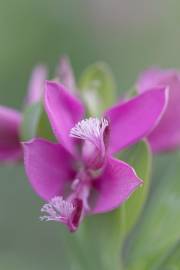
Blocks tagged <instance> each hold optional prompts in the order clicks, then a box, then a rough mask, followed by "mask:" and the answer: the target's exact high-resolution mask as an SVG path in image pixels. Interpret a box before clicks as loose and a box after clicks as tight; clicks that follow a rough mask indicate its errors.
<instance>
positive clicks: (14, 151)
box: [0, 57, 75, 161]
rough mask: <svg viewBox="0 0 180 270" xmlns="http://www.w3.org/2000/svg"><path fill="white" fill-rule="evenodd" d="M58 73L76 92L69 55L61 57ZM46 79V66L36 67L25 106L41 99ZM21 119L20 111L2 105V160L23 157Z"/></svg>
mask: <svg viewBox="0 0 180 270" xmlns="http://www.w3.org/2000/svg"><path fill="white" fill-rule="evenodd" d="M57 75H58V80H60V81H61V82H62V83H63V84H64V85H66V86H67V87H68V88H69V89H70V90H71V91H72V92H75V79H74V75H73V71H72V68H71V65H70V62H69V60H68V58H67V57H62V58H61V61H60V63H59V66H58V74H57ZM46 79H47V69H46V67H45V66H43V65H39V66H37V67H35V69H34V70H33V72H32V75H31V78H30V81H29V85H28V91H27V96H26V98H25V106H30V105H32V104H33V103H35V102H38V101H40V100H41V98H42V96H43V92H44V83H45V80H46ZM21 121H22V115H21V113H20V112H18V111H16V110H14V109H11V108H8V107H5V106H0V161H17V160H20V159H21V158H22V147H21V144H20V132H19V130H20V125H21Z"/></svg>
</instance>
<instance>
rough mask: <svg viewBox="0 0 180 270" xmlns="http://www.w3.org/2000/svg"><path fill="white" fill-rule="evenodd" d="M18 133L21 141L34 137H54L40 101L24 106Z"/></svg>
mask: <svg viewBox="0 0 180 270" xmlns="http://www.w3.org/2000/svg"><path fill="white" fill-rule="evenodd" d="M20 134H21V139H22V140H23V141H26V140H30V139H32V138H34V137H42V138H46V139H50V140H52V139H54V136H53V134H52V131H51V127H50V124H49V121H48V118H47V115H46V113H45V111H44V109H43V105H42V102H36V103H34V104H32V105H31V106H28V107H26V108H25V110H24V113H23V120H22V124H21V129H20Z"/></svg>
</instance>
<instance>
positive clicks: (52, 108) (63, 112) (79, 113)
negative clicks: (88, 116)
mask: <svg viewBox="0 0 180 270" xmlns="http://www.w3.org/2000/svg"><path fill="white" fill-rule="evenodd" d="M45 108H46V112H47V114H48V117H49V120H50V122H51V125H52V128H53V131H54V134H55V135H56V137H57V139H58V141H59V142H60V143H62V144H63V145H64V146H65V147H66V148H67V149H68V150H69V151H70V152H71V153H72V152H73V144H72V138H70V136H69V132H70V130H71V128H72V127H74V126H75V124H76V123H77V122H78V121H79V120H81V119H82V118H83V115H84V107H83V105H82V103H81V102H80V101H79V100H78V99H77V98H76V97H74V96H72V95H71V94H70V93H69V92H68V90H66V88H65V87H64V86H63V85H62V84H59V83H56V82H51V81H47V82H46V90H45Z"/></svg>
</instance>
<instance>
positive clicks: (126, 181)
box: [92, 157, 143, 214]
mask: <svg viewBox="0 0 180 270" xmlns="http://www.w3.org/2000/svg"><path fill="white" fill-rule="evenodd" d="M142 183H143V181H142V180H141V179H139V178H138V176H137V175H136V172H135V171H134V169H133V168H132V167H131V166H130V165H128V164H127V163H125V162H123V161H120V160H117V159H114V158H112V157H111V158H109V159H108V161H107V164H106V167H105V168H104V171H103V173H102V175H101V176H100V177H99V178H98V179H96V180H95V182H94V187H95V189H96V192H97V197H96V200H95V206H94V209H93V211H92V212H93V213H94V214H96V213H103V212H108V211H111V210H113V209H115V208H117V207H119V206H120V205H121V204H122V203H123V202H124V201H126V200H127V199H128V198H129V196H130V195H131V194H132V193H133V192H134V191H135V190H136V188H137V187H138V186H140V185H141V184H142Z"/></svg>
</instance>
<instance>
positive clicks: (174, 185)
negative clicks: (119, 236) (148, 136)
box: [124, 153, 180, 270]
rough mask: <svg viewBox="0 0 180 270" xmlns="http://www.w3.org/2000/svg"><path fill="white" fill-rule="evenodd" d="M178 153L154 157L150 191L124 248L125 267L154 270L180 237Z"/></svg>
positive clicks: (130, 269)
mask: <svg viewBox="0 0 180 270" xmlns="http://www.w3.org/2000/svg"><path fill="white" fill-rule="evenodd" d="M179 160H180V156H179V153H174V154H169V155H166V156H161V157H158V158H156V160H155V162H156V163H155V164H156V170H155V173H154V175H153V183H152V188H151V193H150V196H149V199H148V201H147V204H146V207H145V209H144V211H143V215H142V217H141V219H140V220H139V222H138V224H137V226H136V228H135V230H134V232H133V233H132V234H131V236H130V237H129V240H128V242H127V243H126V248H125V254H124V258H125V262H126V264H125V265H126V269H128V270H139V269H146V270H152V269H153V270H154V269H157V267H158V266H159V264H160V262H161V261H162V260H164V256H165V255H166V254H169V252H170V250H172V248H173V246H174V245H175V243H177V241H178V240H179V239H180V230H179V228H180V219H179V213H180V181H179V175H180V166H179V164H180V163H179Z"/></svg>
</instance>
